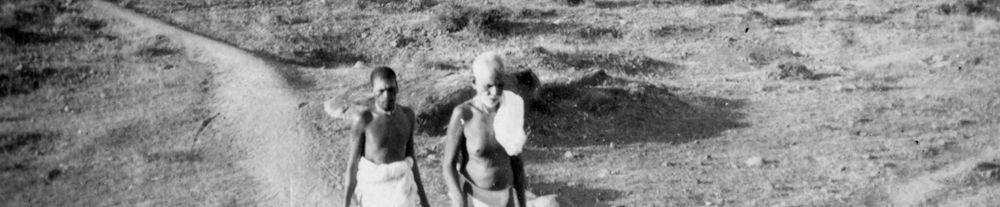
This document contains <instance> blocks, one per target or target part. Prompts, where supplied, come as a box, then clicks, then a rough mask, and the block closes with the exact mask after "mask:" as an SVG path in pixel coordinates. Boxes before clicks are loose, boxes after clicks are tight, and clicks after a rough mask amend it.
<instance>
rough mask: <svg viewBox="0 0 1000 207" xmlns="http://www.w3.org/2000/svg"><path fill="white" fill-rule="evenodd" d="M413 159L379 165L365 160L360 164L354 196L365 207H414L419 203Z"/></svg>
mask: <svg viewBox="0 0 1000 207" xmlns="http://www.w3.org/2000/svg"><path fill="white" fill-rule="evenodd" d="M412 168H413V158H411V157H407V158H406V159H404V160H401V161H397V162H393V163H387V164H381V165H380V164H375V163H372V162H371V161H369V160H368V159H367V158H364V157H362V158H361V159H360V161H358V174H357V176H358V185H357V187H356V188H355V189H354V195H355V196H356V198H357V199H358V203H359V204H361V206H363V207H383V206H384V207H404V206H405V207H410V206H415V205H414V204H416V202H415V201H416V199H417V197H416V195H417V188H416V183H415V182H414V181H413V171H412Z"/></svg>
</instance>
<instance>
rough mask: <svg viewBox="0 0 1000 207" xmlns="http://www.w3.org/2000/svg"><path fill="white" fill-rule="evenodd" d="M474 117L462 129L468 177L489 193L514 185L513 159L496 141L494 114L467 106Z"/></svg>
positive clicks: (465, 170) (465, 172)
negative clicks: (511, 162)
mask: <svg viewBox="0 0 1000 207" xmlns="http://www.w3.org/2000/svg"><path fill="white" fill-rule="evenodd" d="M465 107H468V111H469V112H470V113H472V117H471V118H469V120H468V121H466V123H465V125H464V127H465V128H464V129H463V134H464V136H465V149H464V150H466V152H467V155H468V160H467V162H465V163H463V164H464V166H465V168H464V172H463V174H466V175H467V176H468V178H469V180H470V181H472V182H473V184H475V185H476V186H479V187H480V188H483V189H488V190H501V189H506V188H508V187H510V186H511V184H512V183H513V177H514V175H513V172H512V171H511V166H510V158H509V157H508V156H507V152H506V151H505V150H504V148H503V146H502V145H500V143H499V142H497V140H496V138H495V132H494V131H493V118H494V116H495V113H494V114H490V113H488V112H486V111H483V110H480V109H478V108H475V107H473V106H472V105H471V104H466V105H465Z"/></svg>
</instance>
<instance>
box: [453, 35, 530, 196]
mask: <svg viewBox="0 0 1000 207" xmlns="http://www.w3.org/2000/svg"><path fill="white" fill-rule="evenodd" d="M502 70H503V62H501V60H500V56H499V55H497V54H496V53H493V52H487V53H483V54H481V55H479V57H477V58H476V60H475V61H474V62H473V64H472V73H473V76H474V79H473V84H472V87H473V88H474V89H475V90H476V96H475V97H474V98H472V99H471V100H468V101H466V102H464V103H462V104H459V105H458V106H456V107H455V109H454V110H453V111H452V115H451V121H450V122H449V123H448V132H447V135H446V136H445V148H444V157H443V159H442V161H441V162H442V168H443V171H444V181H445V185H446V186H448V197H449V198H451V202H452V206H461V207H465V206H475V207H515V206H518V207H523V206H524V205H525V196H524V187H525V176H524V165H523V163H522V162H521V159H520V156H519V154H520V153H521V150H522V147H523V146H524V143H525V139H526V138H527V136H526V135H525V133H524V100H523V99H521V98H520V97H519V96H517V95H516V94H514V93H512V92H510V91H504V90H503V89H504V81H503V75H504V74H503V71H502Z"/></svg>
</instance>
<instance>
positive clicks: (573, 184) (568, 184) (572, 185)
mask: <svg viewBox="0 0 1000 207" xmlns="http://www.w3.org/2000/svg"><path fill="white" fill-rule="evenodd" d="M566 186H569V187H576V182H568V183H566Z"/></svg>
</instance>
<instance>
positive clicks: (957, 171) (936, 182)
mask: <svg viewBox="0 0 1000 207" xmlns="http://www.w3.org/2000/svg"><path fill="white" fill-rule="evenodd" d="M998 152H1000V151H998V150H997V149H987V150H984V151H983V153H981V154H980V155H979V156H976V157H971V158H968V159H965V160H962V161H961V162H959V163H957V164H955V165H952V166H951V167H949V168H945V169H942V170H938V171H936V172H934V173H930V174H926V175H923V176H919V177H916V178H913V179H911V180H909V181H907V182H906V183H903V184H902V185H898V186H894V187H893V188H892V189H890V192H892V194H891V196H892V201H893V203H894V204H895V205H896V206H920V205H921V204H923V203H924V202H926V201H928V200H929V199H931V198H933V197H934V196H935V195H936V193H937V192H938V191H939V190H943V189H946V188H947V187H948V185H947V184H945V183H942V182H940V181H942V180H945V179H949V178H955V177H958V176H961V175H962V173H967V172H969V171H971V169H972V168H973V167H974V166H975V165H976V164H977V163H979V162H982V161H985V160H990V159H992V158H994V157H996V156H997V155H998V154H1000V153H998ZM944 206H953V205H944Z"/></svg>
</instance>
